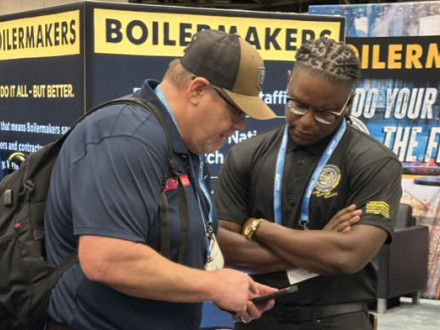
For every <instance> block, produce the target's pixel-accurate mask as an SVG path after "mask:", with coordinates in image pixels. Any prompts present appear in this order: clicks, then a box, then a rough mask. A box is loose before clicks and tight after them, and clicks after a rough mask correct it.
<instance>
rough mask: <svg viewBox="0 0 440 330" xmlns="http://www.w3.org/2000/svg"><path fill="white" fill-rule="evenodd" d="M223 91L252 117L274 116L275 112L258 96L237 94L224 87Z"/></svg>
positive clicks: (270, 117) (269, 117) (264, 117)
mask: <svg viewBox="0 0 440 330" xmlns="http://www.w3.org/2000/svg"><path fill="white" fill-rule="evenodd" d="M223 91H224V92H225V93H226V94H227V95H228V96H229V97H230V98H231V100H232V101H234V103H235V104H236V105H237V106H238V107H239V108H240V109H241V110H242V111H243V112H245V113H246V114H247V115H249V116H250V117H252V118H254V119H259V120H265V119H272V118H275V117H276V114H275V113H274V112H273V111H272V110H271V109H270V108H269V107H268V106H267V104H266V103H264V101H263V100H261V99H260V98H259V97H258V96H250V95H243V94H238V93H234V92H231V91H230V90H227V89H224V88H223Z"/></svg>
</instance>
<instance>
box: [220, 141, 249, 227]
mask: <svg viewBox="0 0 440 330" xmlns="http://www.w3.org/2000/svg"><path fill="white" fill-rule="evenodd" d="M241 159H242V160H243V157H241ZM248 173H249V170H248V169H247V164H246V163H245V162H243V161H241V162H240V157H239V151H238V150H237V148H232V149H231V151H230V152H229V154H228V156H227V158H226V161H225V163H224V164H223V166H222V168H221V171H220V174H219V177H218V180H217V182H216V184H215V190H214V204H215V208H216V212H217V216H218V219H220V220H228V221H232V222H235V223H238V224H240V225H242V224H244V223H245V222H246V220H247V219H248V218H249V208H248V196H249V191H248V190H249V177H248Z"/></svg>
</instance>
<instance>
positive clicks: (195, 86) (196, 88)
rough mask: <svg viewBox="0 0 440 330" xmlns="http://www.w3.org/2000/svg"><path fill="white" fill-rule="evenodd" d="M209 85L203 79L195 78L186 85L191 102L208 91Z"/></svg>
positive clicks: (206, 80)
mask: <svg viewBox="0 0 440 330" xmlns="http://www.w3.org/2000/svg"><path fill="white" fill-rule="evenodd" d="M209 86H211V83H210V82H209V81H208V79H206V78H203V77H195V78H194V79H193V80H191V82H190V83H189V85H188V90H187V91H188V95H189V98H190V99H191V100H192V101H197V100H198V99H199V98H200V96H202V95H203V94H204V93H206V92H207V91H208V88H209Z"/></svg>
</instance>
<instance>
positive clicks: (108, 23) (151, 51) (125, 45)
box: [94, 9, 342, 61]
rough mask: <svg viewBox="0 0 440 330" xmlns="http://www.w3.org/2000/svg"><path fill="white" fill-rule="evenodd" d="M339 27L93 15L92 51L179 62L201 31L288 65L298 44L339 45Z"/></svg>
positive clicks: (318, 22)
mask: <svg viewBox="0 0 440 330" xmlns="http://www.w3.org/2000/svg"><path fill="white" fill-rule="evenodd" d="M341 28H342V24H341V22H340V21H336V20H334V18H332V19H330V18H329V20H328V21H326V20H325V16H322V17H319V18H316V17H315V18H313V16H310V17H308V16H306V15H304V16H303V17H298V19H296V18H295V17H292V16H291V17H288V16H286V17H281V16H280V17H279V18H272V17H268V18H263V17H241V16H237V17H230V16H211V15H201V14H178V13H170V12H139V11H123V10H110V9H95V10H94V37H95V38H94V40H95V43H94V47H95V49H94V51H95V53H101V54H118V55H140V56H169V57H180V56H182V55H183V50H184V48H185V47H186V46H187V45H188V43H189V42H190V41H191V37H192V36H193V35H194V34H195V33H196V32H198V31H200V30H205V29H216V30H223V31H226V32H229V33H236V34H238V35H240V36H241V37H242V38H244V39H245V40H247V41H248V42H249V43H250V44H252V45H253V46H255V48H256V49H257V50H258V51H259V52H260V54H261V56H262V57H263V58H264V59H265V60H281V61H292V60H293V59H294V56H295V53H296V50H297V48H299V46H300V45H301V44H302V43H303V41H305V40H308V39H313V38H318V37H320V36H324V35H326V36H329V37H331V38H333V39H336V40H339V38H340V35H341V34H340V31H341Z"/></svg>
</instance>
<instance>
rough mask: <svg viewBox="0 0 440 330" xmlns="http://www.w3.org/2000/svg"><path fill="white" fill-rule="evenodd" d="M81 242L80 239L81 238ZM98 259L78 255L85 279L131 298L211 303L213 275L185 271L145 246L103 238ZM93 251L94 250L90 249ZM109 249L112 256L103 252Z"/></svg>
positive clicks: (187, 269) (81, 246)
mask: <svg viewBox="0 0 440 330" xmlns="http://www.w3.org/2000/svg"><path fill="white" fill-rule="evenodd" d="M81 238H82V237H81ZM100 244H103V245H101V246H100V247H98V255H99V256H100V257H99V259H98V258H97V257H91V256H90V254H86V253H83V254H82V253H81V248H82V249H87V248H88V247H87V245H88V242H86V241H84V240H83V244H82V245H80V250H79V256H80V263H81V266H82V267H83V270H84V273H85V274H86V276H87V277H88V278H89V279H90V280H92V281H97V282H101V283H104V284H106V285H108V286H110V287H112V288H114V289H115V290H117V291H120V292H122V293H125V294H127V295H130V296H135V297H139V298H149V299H160V300H166V301H180V302H196V301H203V300H212V288H210V286H215V276H216V275H215V273H208V272H205V271H202V270H197V269H192V268H188V267H186V266H183V265H180V264H177V263H174V262H171V261H169V260H168V259H166V258H164V257H162V256H161V255H160V254H159V253H157V252H156V251H154V250H153V249H152V248H150V247H148V246H147V245H144V244H140V243H133V242H128V241H123V240H117V239H110V238H106V239H105V241H101V242H100ZM93 246H94V248H95V249H96V248H97V246H96V245H93ZM106 247H108V248H109V249H110V248H111V249H112V250H114V251H115V253H105V251H102V250H104V249H106Z"/></svg>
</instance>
